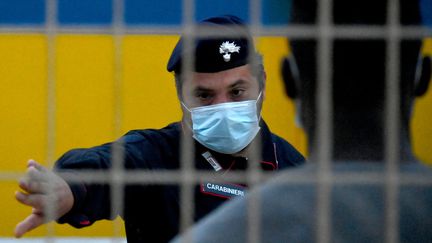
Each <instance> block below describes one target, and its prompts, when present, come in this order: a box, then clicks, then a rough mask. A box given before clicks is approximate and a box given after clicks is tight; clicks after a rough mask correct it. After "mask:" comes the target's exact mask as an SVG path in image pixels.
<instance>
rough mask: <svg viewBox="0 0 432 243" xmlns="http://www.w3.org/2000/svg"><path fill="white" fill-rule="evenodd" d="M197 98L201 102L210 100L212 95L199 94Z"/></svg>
mask: <svg viewBox="0 0 432 243" xmlns="http://www.w3.org/2000/svg"><path fill="white" fill-rule="evenodd" d="M197 97H198V98H199V99H200V100H208V99H210V98H211V95H210V94H209V93H199V94H197Z"/></svg>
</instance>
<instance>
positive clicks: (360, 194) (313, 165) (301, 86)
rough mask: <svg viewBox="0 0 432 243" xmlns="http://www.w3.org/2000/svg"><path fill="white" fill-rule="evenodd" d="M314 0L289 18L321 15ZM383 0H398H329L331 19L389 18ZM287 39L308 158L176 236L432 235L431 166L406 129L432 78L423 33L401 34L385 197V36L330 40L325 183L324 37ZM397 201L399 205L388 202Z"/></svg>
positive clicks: (288, 80) (291, 86)
mask: <svg viewBox="0 0 432 243" xmlns="http://www.w3.org/2000/svg"><path fill="white" fill-rule="evenodd" d="M317 2H318V1H316V0H298V1H293V5H292V12H291V13H292V15H291V16H292V22H293V23H299V24H315V23H316V19H317V18H316V17H315V16H316V12H317V11H316V10H317ZM387 4H394V3H391V2H390V1H378V2H377V1H373V0H359V1H343V0H341V1H333V8H332V17H333V18H332V20H333V21H334V23H335V24H336V25H338V24H345V25H347V24H353V25H355V24H371V25H374V26H379V25H383V24H385V23H386V8H387V7H388V6H387ZM418 4H419V3H418V2H417V1H401V5H400V9H401V18H400V23H401V24H402V25H416V24H419V23H420V15H419V5H418ZM387 14H389V13H387ZM290 44H291V50H292V55H291V56H290V57H288V58H287V59H286V60H284V62H283V74H284V81H285V87H286V91H287V94H288V96H289V97H290V98H292V99H293V100H294V102H296V103H297V106H296V107H299V110H297V112H299V113H300V119H301V122H302V124H303V127H304V129H305V131H306V133H307V135H308V139H309V141H308V151H309V152H310V154H309V157H308V160H309V161H310V162H309V163H308V165H306V166H303V167H301V168H296V169H293V170H289V171H284V172H283V173H281V174H279V175H278V176H277V178H276V179H273V180H271V181H269V182H268V183H266V184H265V185H263V186H260V187H259V188H257V189H255V190H251V191H250V192H249V193H248V194H247V195H246V196H245V197H242V198H236V199H235V200H233V201H231V202H229V203H227V204H225V205H223V206H222V207H221V208H219V209H217V210H215V211H214V212H213V213H212V214H210V215H208V217H206V218H204V219H203V220H201V221H200V222H199V223H198V224H197V225H196V226H194V227H193V229H192V230H191V231H189V232H188V234H186V235H183V236H182V237H184V238H181V237H179V238H176V240H174V242H179V241H180V239H187V240H190V239H193V240H192V241H188V242H206V243H210V242H215V243H216V242H231V243H237V242H250V241H251V240H252V239H250V238H248V236H249V235H251V236H257V237H258V238H259V240H258V241H254V242H319V240H323V241H325V242H386V241H390V242H393V240H389V239H396V240H395V241H396V242H399V241H400V242H413V243H414V242H432V230H431V227H432V203H431V202H432V170H431V168H429V167H427V166H425V165H423V164H422V163H421V162H419V161H418V160H417V159H416V158H415V156H414V154H413V152H412V150H411V142H410V129H409V124H410V118H411V115H412V109H413V102H414V99H415V97H416V96H421V95H423V94H424V93H425V92H426V90H427V88H428V85H429V82H430V78H431V61H430V57H423V58H419V57H421V55H419V52H420V46H421V41H420V40H415V39H411V40H402V41H401V43H400V69H397V70H393V71H396V72H398V75H399V78H400V82H397V81H396V80H392V81H393V82H396V83H397V84H398V85H400V92H399V93H398V95H400V96H399V97H400V104H399V106H398V110H399V111H400V114H399V117H398V118H399V121H400V126H399V128H400V130H399V132H400V133H399V134H400V143H399V144H398V149H397V153H398V154H397V156H396V157H397V161H394V162H396V164H397V169H396V170H397V171H398V173H400V174H398V177H399V178H400V180H398V183H397V184H395V185H393V186H394V187H396V189H395V191H394V192H395V194H396V195H397V196H395V197H394V198H393V197H391V196H389V195H391V194H390V192H389V191H388V190H389V184H388V183H389V179H390V178H388V177H387V176H388V174H387V173H388V172H387V171H386V168H387V167H386V163H385V162H386V159H385V158H386V156H385V153H386V147H385V146H386V145H385V144H386V142H385V141H386V135H387V134H385V132H384V131H385V125H384V124H385V120H386V112H385V100H386V99H385V97H386V95H385V94H386V92H385V88H386V80H387V79H386V68H385V67H386V65H389V64H388V63H386V50H388V49H386V45H388V43H386V40H385V39H379V38H376V36H372V37H371V39H368V38H367V37H362V38H361V39H356V38H350V39H339V38H336V39H335V40H334V41H333V42H332V46H333V48H332V50H333V53H332V55H331V57H332V59H330V60H329V61H331V62H332V67H333V68H332V74H333V75H332V83H333V85H332V86H331V89H332V97H331V99H332V101H333V102H332V109H331V110H332V111H333V113H332V119H331V121H332V124H331V125H332V127H333V129H332V134H333V139H332V144H333V146H332V148H333V149H332V151H330V152H331V155H332V157H331V160H332V162H333V164H332V165H331V166H330V168H329V174H330V175H329V176H330V177H331V178H330V179H326V180H325V181H324V182H322V183H329V184H327V185H328V187H329V189H328V190H326V188H325V185H323V184H321V180H318V178H319V176H320V174H319V172H320V169H321V168H322V167H321V166H320V159H321V158H320V157H319V156H318V155H319V153H318V149H319V146H320V144H318V143H317V141H316V137H317V130H318V125H319V122H320V121H319V120H317V117H316V113H317V103H316V95H317V89H316V87H317V82H318V81H317V80H318V78H319V77H318V75H317V72H316V64H317V63H316V60H317V46H318V45H317V42H316V41H315V40H313V39H290ZM293 178H297V179H298V181H294V182H293ZM287 179H288V180H289V181H287ZM339 179H340V180H339ZM331 182H332V183H331ZM323 186H324V187H323ZM321 189H322V190H324V192H328V193H329V194H328V200H329V201H328V204H327V203H326V201H325V200H322V199H323V197H320V195H323V194H320V193H321V192H323V191H320V190H321ZM324 198H325V197H324ZM253 201H255V202H256V203H257V204H258V205H259V206H256V207H255V208H258V210H257V211H258V212H256V211H254V212H255V213H257V216H256V217H254V214H252V213H251V212H250V211H249V210H248V208H249V207H248V206H250V205H251V202H253ZM321 202H322V203H323V204H324V205H323V204H320V203H321ZM392 203H394V205H395V206H394V207H393V208H392V207H387V205H391V204H392ZM325 205H328V207H327V206H325ZM320 206H322V208H320ZM320 209H322V210H325V211H326V212H327V216H328V219H329V220H328V222H326V221H324V222H325V223H324V224H321V226H325V227H326V228H327V229H328V231H327V233H328V234H327V233H326V231H323V232H324V233H323V234H319V228H320V227H319V226H320V222H321V223H322V222H323V221H322V219H323V218H321V217H320V216H323V215H326V214H325V213H324V214H320V211H319V210H320ZM388 210H395V211H390V212H389V211H388ZM321 212H322V211H321ZM389 215H390V216H394V218H393V220H394V221H391V220H389ZM248 219H251V220H254V219H261V220H260V221H257V222H258V225H259V230H260V231H259V232H256V231H250V230H249V229H250V228H251V227H249V223H250V222H249V221H248ZM392 223H394V224H392ZM392 225H394V226H395V227H394V228H393V230H394V234H391V232H392ZM252 228H255V227H252ZM321 229H323V228H321ZM191 237H192V238H191ZM326 237H327V238H326ZM398 239H399V240H398Z"/></svg>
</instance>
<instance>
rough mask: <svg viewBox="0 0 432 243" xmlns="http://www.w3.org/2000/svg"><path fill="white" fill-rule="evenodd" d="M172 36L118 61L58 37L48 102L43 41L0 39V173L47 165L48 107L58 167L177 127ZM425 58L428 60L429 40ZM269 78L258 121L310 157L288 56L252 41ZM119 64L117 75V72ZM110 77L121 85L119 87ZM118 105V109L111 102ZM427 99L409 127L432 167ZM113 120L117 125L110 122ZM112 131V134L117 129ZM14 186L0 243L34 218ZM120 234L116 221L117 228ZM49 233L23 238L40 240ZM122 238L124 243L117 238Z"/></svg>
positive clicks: (136, 39) (97, 42)
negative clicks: (84, 150)
mask: <svg viewBox="0 0 432 243" xmlns="http://www.w3.org/2000/svg"><path fill="white" fill-rule="evenodd" d="M176 41H177V37H176V36H142V35H136V36H135V35H129V36H126V37H124V39H123V40H122V43H121V47H122V48H121V49H119V50H121V52H116V51H115V47H116V44H117V43H115V42H114V39H113V38H112V37H111V36H109V35H59V36H57V37H56V38H55V42H54V45H55V62H54V63H55V69H54V77H55V83H54V84H55V95H54V96H53V100H50V101H48V99H49V98H48V97H49V95H48V83H47V76H48V75H47V65H48V64H47V63H48V62H47V45H48V44H47V39H46V38H45V36H43V35H37V34H28V35H26V34H19V35H15V34H3V35H0V87H1V88H2V91H3V92H2V93H1V96H0V134H1V135H2V139H1V140H0V154H1V155H2V162H0V172H18V173H23V172H24V171H25V165H26V161H27V160H28V159H29V158H34V159H36V160H38V161H40V162H41V163H43V164H45V165H51V163H52V162H53V161H47V157H48V154H49V153H48V152H49V151H47V150H48V147H49V146H48V144H49V143H48V142H47V131H48V129H47V114H48V110H47V109H48V108H47V107H48V106H47V102H52V103H51V105H53V106H54V107H55V124H56V126H55V130H54V131H55V135H56V136H55V139H54V141H50V142H52V143H54V144H55V147H54V148H52V149H53V150H54V151H52V152H53V153H54V155H55V157H56V158H57V157H59V156H60V155H61V154H63V153H64V152H66V151H67V150H69V149H71V148H75V147H88V146H93V145H98V144H101V143H104V142H107V141H111V140H113V139H115V138H117V137H118V136H120V135H121V134H123V133H125V132H127V131H128V130H130V129H137V128H160V127H163V126H165V125H166V124H168V123H170V122H173V121H177V120H179V119H180V115H181V113H180V108H179V104H178V102H177V98H176V92H175V86H174V81H173V77H172V75H171V74H169V73H167V72H166V62H167V60H168V57H169V55H170V54H171V50H172V48H173V46H174V45H175V43H176ZM427 45H428V46H427V47H426V48H425V52H429V53H432V44H431V40H429V42H427ZM258 49H259V50H260V51H261V52H262V53H263V55H264V64H265V66H266V70H267V77H268V79H267V90H266V97H265V104H264V110H263V117H264V118H265V119H266V121H267V122H268V123H269V125H270V127H271V128H272V130H273V131H274V132H275V133H277V134H279V135H281V136H282V137H284V138H286V139H287V140H289V141H291V142H292V143H293V144H294V145H295V146H296V147H297V148H298V149H299V150H300V151H302V152H303V153H306V148H305V141H306V140H305V137H304V134H303V133H302V131H301V130H300V129H299V128H297V127H296V126H295V125H294V119H293V114H294V107H293V105H292V103H291V101H289V100H288V99H287V98H286V97H285V95H284V92H283V88H282V81H281V80H280V74H279V72H280V71H279V67H280V59H281V58H282V56H284V55H285V54H287V53H288V50H287V45H286V40H285V39H284V38H280V37H266V38H260V39H258ZM116 57H119V58H120V60H121V63H122V64H121V66H118V67H117V66H116V65H115V64H116V61H115V60H116ZM115 73H120V74H121V76H120V77H121V78H120V79H116V78H115ZM116 101H118V102H116ZM431 107H432V91H429V92H428V94H427V96H426V97H424V98H422V99H421V100H419V101H418V103H417V106H416V109H415V113H414V120H413V133H414V145H415V147H414V149H415V152H416V153H417V154H418V155H419V157H420V158H421V159H423V160H424V161H427V162H429V163H432V153H430V152H429V151H428V150H429V149H428V148H429V147H430V146H431V145H432V128H431V127H430V126H429V125H428V124H427V122H428V121H429V120H430V119H431V118H432V109H431ZM117 118H119V120H116V119H117ZM116 124H118V127H116ZM15 190H17V184H16V181H15V180H12V179H11V180H9V181H8V180H1V181H0V195H3V197H2V200H1V203H0V206H1V207H0V215H2V218H3V219H7V220H2V222H1V227H0V237H2V236H12V232H13V228H14V226H15V224H16V223H17V222H19V221H20V220H21V219H23V218H24V217H25V216H26V215H27V214H28V213H29V212H30V209H29V208H27V207H24V206H21V205H18V203H16V202H15V200H14V198H13V195H14V191H15ZM116 222H117V223H116V224H117V225H118V226H119V227H120V228H121V224H122V223H121V220H117V221H116ZM54 228H55V231H56V234H58V235H62V236H77V235H79V236H111V235H113V233H112V232H113V223H111V222H108V221H103V222H97V223H96V224H95V225H93V226H92V227H90V228H87V229H81V230H76V229H73V228H71V227H69V226H67V225H61V226H58V225H55V226H54ZM46 232H47V228H46V227H43V228H41V229H38V230H35V231H34V232H32V233H30V234H29V236H42V235H45V234H46ZM120 234H121V235H124V232H123V230H120Z"/></svg>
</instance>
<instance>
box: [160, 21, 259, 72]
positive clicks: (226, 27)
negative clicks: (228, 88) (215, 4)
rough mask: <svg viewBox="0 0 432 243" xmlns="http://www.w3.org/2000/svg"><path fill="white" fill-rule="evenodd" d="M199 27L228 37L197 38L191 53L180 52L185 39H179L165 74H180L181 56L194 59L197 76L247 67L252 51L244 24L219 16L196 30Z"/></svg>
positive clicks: (249, 37)
mask: <svg viewBox="0 0 432 243" xmlns="http://www.w3.org/2000/svg"><path fill="white" fill-rule="evenodd" d="M201 26H202V27H204V28H205V27H209V28H211V30H213V28H215V29H216V30H217V31H218V33H227V37H226V38H224V37H219V36H218V37H215V38H211V37H204V38H202V37H200V38H197V39H195V41H194V45H193V48H192V50H183V42H184V40H183V38H184V37H181V38H180V40H179V41H178V42H177V45H176V46H175V48H174V50H173V52H172V54H171V57H170V59H169V61H168V65H167V70H168V72H172V71H174V72H176V73H180V72H181V69H182V55H183V56H186V55H194V57H195V65H194V67H195V70H194V71H195V72H200V73H215V72H220V71H224V70H227V69H231V68H235V67H239V66H243V65H245V64H248V63H249V51H250V49H251V50H255V49H254V46H253V40H252V37H251V34H250V32H249V30H248V29H247V26H246V24H245V23H244V21H243V20H241V19H240V18H238V17H236V16H232V15H222V16H216V17H211V18H208V19H204V20H202V21H200V22H199V23H198V30H199V28H200V27H201ZM250 45H251V46H250ZM254 52H255V51H254Z"/></svg>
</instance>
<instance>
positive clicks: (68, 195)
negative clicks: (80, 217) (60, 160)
mask: <svg viewBox="0 0 432 243" xmlns="http://www.w3.org/2000/svg"><path fill="white" fill-rule="evenodd" d="M19 187H20V188H21V189H22V190H23V191H17V192H16V193H15V198H16V199H17V200H18V202H20V203H22V204H24V205H27V206H30V207H32V213H31V214H30V215H29V216H28V217H27V218H25V219H24V220H23V221H21V222H20V223H18V224H17V226H16V227H15V237H17V238H19V237H21V236H23V235H24V234H25V233H27V232H29V231H31V230H33V229H35V228H37V227H39V226H40V225H42V224H44V223H46V222H49V221H51V220H56V219H58V218H60V217H61V216H63V215H64V214H66V213H67V212H69V211H70V210H71V208H72V206H73V204H74V197H73V195H72V191H71V189H70V187H69V185H68V184H67V183H66V181H65V180H63V179H62V178H61V177H59V176H58V175H56V174H55V173H53V172H52V171H50V170H48V169H46V168H45V167H43V166H42V165H40V164H38V163H37V162H36V161H34V160H29V161H28V165H27V172H26V175H25V176H24V177H23V178H21V180H20V181H19ZM47 203H50V204H49V205H47ZM47 207H51V208H54V210H53V212H52V213H53V214H52V215H46V209H47Z"/></svg>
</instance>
